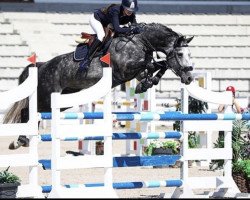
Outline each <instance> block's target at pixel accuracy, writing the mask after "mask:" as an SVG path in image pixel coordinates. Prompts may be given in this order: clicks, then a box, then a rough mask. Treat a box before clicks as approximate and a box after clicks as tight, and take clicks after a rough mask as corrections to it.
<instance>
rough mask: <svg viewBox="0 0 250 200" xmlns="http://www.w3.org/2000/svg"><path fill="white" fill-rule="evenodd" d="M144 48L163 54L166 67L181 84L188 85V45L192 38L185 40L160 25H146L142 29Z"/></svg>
mask: <svg viewBox="0 0 250 200" xmlns="http://www.w3.org/2000/svg"><path fill="white" fill-rule="evenodd" d="M143 32H144V33H143V39H144V41H145V42H144V44H145V46H146V47H147V48H148V49H149V50H152V51H157V52H162V53H163V54H165V56H164V57H165V58H166V61H167V65H168V66H167V67H168V68H170V69H172V71H173V72H174V73H175V74H176V75H177V76H179V77H180V78H181V82H182V83H185V84H190V83H191V82H192V80H193V77H192V74H191V73H190V71H192V70H193V64H192V62H191V57H190V51H189V48H188V43H189V42H190V41H191V40H192V39H193V37H190V38H186V37H184V36H182V35H180V34H178V33H176V32H174V31H173V30H172V29H170V28H168V27H166V26H164V25H162V24H155V23H152V24H148V25H144V27H143Z"/></svg>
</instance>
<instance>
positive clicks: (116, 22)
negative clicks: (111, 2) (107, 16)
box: [112, 12, 131, 33]
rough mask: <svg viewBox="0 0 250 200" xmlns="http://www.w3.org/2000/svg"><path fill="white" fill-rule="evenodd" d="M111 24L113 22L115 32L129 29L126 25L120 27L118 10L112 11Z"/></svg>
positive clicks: (124, 31)
mask: <svg viewBox="0 0 250 200" xmlns="http://www.w3.org/2000/svg"><path fill="white" fill-rule="evenodd" d="M112 24H113V27H114V30H115V32H117V33H127V32H129V31H130V30H131V28H127V27H123V28H121V27H120V23H119V13H118V12H113V13H112Z"/></svg>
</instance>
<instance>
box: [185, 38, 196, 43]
mask: <svg viewBox="0 0 250 200" xmlns="http://www.w3.org/2000/svg"><path fill="white" fill-rule="evenodd" d="M193 38H194V36H192V37H189V38H187V39H186V41H187V43H189V42H191V41H192V39H193Z"/></svg>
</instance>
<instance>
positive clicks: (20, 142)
mask: <svg viewBox="0 0 250 200" xmlns="http://www.w3.org/2000/svg"><path fill="white" fill-rule="evenodd" d="M28 121H29V109H28V108H23V109H22V110H21V123H27V122H28ZM21 146H23V147H29V138H27V137H26V136H25V135H19V137H18V139H17V141H16V142H15V141H13V142H12V143H10V145H9V149H12V150H13V149H18V148H19V147H21Z"/></svg>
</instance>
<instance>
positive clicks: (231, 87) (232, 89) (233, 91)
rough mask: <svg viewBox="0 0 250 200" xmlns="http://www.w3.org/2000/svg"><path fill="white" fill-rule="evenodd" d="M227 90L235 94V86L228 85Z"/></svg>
mask: <svg viewBox="0 0 250 200" xmlns="http://www.w3.org/2000/svg"><path fill="white" fill-rule="evenodd" d="M226 91H231V92H232V93H233V94H235V88H234V87H233V86H228V87H227V88H226Z"/></svg>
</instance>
